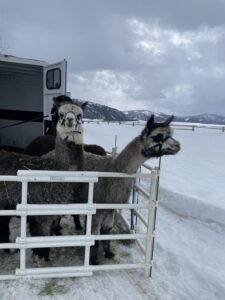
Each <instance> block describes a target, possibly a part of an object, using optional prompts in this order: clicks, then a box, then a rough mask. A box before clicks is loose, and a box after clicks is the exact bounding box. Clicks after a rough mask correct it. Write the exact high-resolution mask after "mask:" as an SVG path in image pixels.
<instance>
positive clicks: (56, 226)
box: [51, 217, 62, 236]
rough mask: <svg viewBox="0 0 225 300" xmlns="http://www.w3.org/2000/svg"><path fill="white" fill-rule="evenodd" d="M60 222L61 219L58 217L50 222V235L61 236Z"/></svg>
mask: <svg viewBox="0 0 225 300" xmlns="http://www.w3.org/2000/svg"><path fill="white" fill-rule="evenodd" d="M60 221H61V217H58V218H57V219H55V220H54V221H53V222H52V225H51V235H56V236H59V235H62V233H61V230H62V227H61V225H60Z"/></svg>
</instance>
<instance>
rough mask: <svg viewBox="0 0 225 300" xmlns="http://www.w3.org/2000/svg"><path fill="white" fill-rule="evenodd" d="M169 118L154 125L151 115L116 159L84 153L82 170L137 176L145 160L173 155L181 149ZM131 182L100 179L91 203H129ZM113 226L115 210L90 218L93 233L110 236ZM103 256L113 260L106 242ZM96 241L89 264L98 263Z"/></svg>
mask: <svg viewBox="0 0 225 300" xmlns="http://www.w3.org/2000/svg"><path fill="white" fill-rule="evenodd" d="M172 119H173V116H171V117H170V118H169V119H168V120H166V121H165V122H164V123H156V122H155V121H154V115H153V116H151V117H150V118H149V120H148V121H147V124H146V126H145V128H144V129H143V131H142V132H141V134H140V135H139V136H137V137H136V138H134V139H133V140H132V141H131V142H130V143H129V144H128V145H127V146H126V147H125V148H124V149H123V151H122V152H121V153H120V154H119V155H118V156H117V157H116V158H113V157H111V156H106V157H103V156H102V157H101V156H97V155H94V154H91V153H85V154H84V161H83V170H84V171H100V172H122V173H127V174H132V173H136V172H137V170H138V169H139V167H140V166H141V165H142V164H143V163H144V162H145V161H146V160H148V159H150V158H153V157H161V156H163V155H174V154H176V153H177V152H178V151H179V150H180V143H179V142H178V141H176V140H175V139H174V138H173V137H172V135H173V132H172V129H171V128H170V125H169V124H170V122H171V121H172ZM133 182H134V179H129V178H100V179H99V181H98V183H97V184H95V189H94V199H93V200H94V203H126V202H128V199H129V196H130V193H131V189H132V186H133ZM77 193H78V194H79V201H81V202H85V201H86V199H87V184H82V185H80V186H79V191H78V192H77ZM113 225H114V210H97V213H96V214H95V215H93V219H92V234H109V233H110V231H111V229H112V227H113ZM102 243H103V249H104V252H105V257H108V258H112V257H113V256H114V253H112V252H111V250H110V243H109V241H102ZM98 246H99V242H98V241H95V245H94V246H92V247H91V253H90V263H91V264H97V253H98Z"/></svg>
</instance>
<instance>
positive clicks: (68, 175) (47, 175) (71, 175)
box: [0, 170, 151, 182]
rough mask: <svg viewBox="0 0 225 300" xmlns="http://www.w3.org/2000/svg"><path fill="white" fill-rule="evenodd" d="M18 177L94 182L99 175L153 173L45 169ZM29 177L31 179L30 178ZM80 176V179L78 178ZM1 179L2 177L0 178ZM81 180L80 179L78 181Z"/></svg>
mask: <svg viewBox="0 0 225 300" xmlns="http://www.w3.org/2000/svg"><path fill="white" fill-rule="evenodd" d="M17 174H18V177H19V178H20V180H21V181H26V180H27V181H32V182H33V181H42V180H43V181H44V182H48V181H51V182H52V181H53V182H61V181H63V182H67V181H69V180H71V181H72V180H73V181H74V182H92V180H93V179H94V182H97V181H98V178H99V177H102V178H108V177H109V178H111V177H113V178H150V176H151V174H148V173H140V172H137V173H135V174H126V173H119V172H92V171H85V172H78V171H76V172H75V171H74V172H73V171H45V170H44V171H43V170H32V171H30V170H19V171H18V173H17ZM27 177H29V180H28V178H27ZM76 178H78V179H76ZM0 180H1V178H0ZM78 180H79V181H78Z"/></svg>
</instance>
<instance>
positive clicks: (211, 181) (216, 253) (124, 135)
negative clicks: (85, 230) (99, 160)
mask: <svg viewBox="0 0 225 300" xmlns="http://www.w3.org/2000/svg"><path fill="white" fill-rule="evenodd" d="M84 127H85V132H84V136H85V142H86V143H95V144H100V145H102V146H103V147H105V148H106V149H107V150H110V149H111V148H112V147H113V146H114V144H115V136H116V139H117V146H118V149H119V150H121V149H122V148H123V147H124V146H125V145H126V144H127V143H128V142H129V141H130V140H131V139H132V138H133V137H135V136H136V135H138V134H139V133H140V131H141V129H142V127H140V126H134V127H133V126H128V125H119V124H109V125H108V124H104V123H100V124H94V123H90V124H88V123H85V124H84ZM174 135H175V137H176V138H177V139H178V140H179V141H180V142H181V146H182V150H181V151H180V153H179V154H178V155H176V156H174V157H172V156H171V157H166V158H163V159H162V170H161V178H160V193H159V201H160V206H159V209H158V214H157V224H156V244H155V252H154V264H153V273H152V278H151V279H150V278H145V277H144V274H143V271H142V270H135V271H112V272H105V271H104V272H103V271H102V272H97V273H95V274H94V276H93V277H88V278H85V277H84V278H71V279H58V280H49V279H46V280H18V281H11V282H0V291H1V292H0V299H1V300H8V299H10V300H14V299H16V300H24V299H30V298H32V299H71V300H72V299H76V300H79V299H85V300H89V299H90V300H93V299H102V300H104V299H107V300H111V299H118V300H145V299H146V300H180V299H183V300H192V299H194V300H195V299H196V300H207V299H210V300H217V299H218V300H223V299H224V295H225V255H224V248H225V217H224V216H225V200H224V199H225V198H224V178H225V168H224V166H225V155H224V149H225V133H224V132H222V131H219V130H218V131H217V130H207V129H197V130H195V131H194V132H192V131H178V130H175V133H174ZM148 164H151V165H157V164H158V160H152V161H149V162H148ZM67 225H68V224H67ZM72 225H73V224H72ZM72 225H71V226H72ZM113 247H114V248H116V249H115V251H116V257H115V259H116V260H117V261H120V260H122V259H124V258H127V259H138V258H140V257H141V253H140V252H138V248H137V247H135V246H134V244H133V243H130V244H128V245H127V244H123V243H115V244H114V245H113ZM69 253H70V254H68V252H66V251H65V250H61V251H58V252H57V251H56V253H55V254H54V257H55V260H56V261H60V262H64V263H65V264H69V263H71V262H72V263H73V261H74V260H75V259H76V255H77V253H75V252H74V251H73V250H71V251H70V252H69ZM30 261H31V257H30ZM12 264H13V265H17V264H18V254H12V255H11V256H10V255H8V254H3V253H1V252H0V265H1V269H2V270H3V269H4V268H5V267H8V266H9V265H12Z"/></svg>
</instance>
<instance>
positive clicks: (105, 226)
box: [100, 210, 115, 258]
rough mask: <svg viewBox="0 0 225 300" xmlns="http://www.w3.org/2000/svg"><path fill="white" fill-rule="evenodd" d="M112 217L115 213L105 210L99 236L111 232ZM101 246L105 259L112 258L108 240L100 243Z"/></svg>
mask: <svg viewBox="0 0 225 300" xmlns="http://www.w3.org/2000/svg"><path fill="white" fill-rule="evenodd" d="M114 217H115V211H114V210H107V211H105V216H104V219H103V222H102V226H101V231H100V233H101V234H110V233H111V230H112V228H113V225H114ZM102 246H103V249H104V252H105V257H106V258H113V257H114V256H115V254H114V253H113V252H112V251H111V249H110V240H105V241H102Z"/></svg>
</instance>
